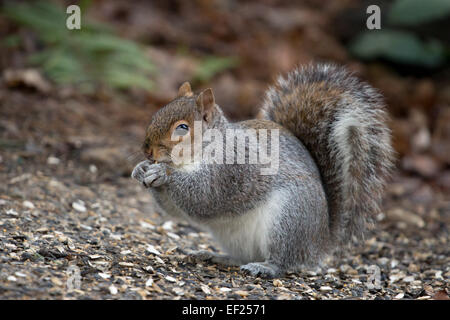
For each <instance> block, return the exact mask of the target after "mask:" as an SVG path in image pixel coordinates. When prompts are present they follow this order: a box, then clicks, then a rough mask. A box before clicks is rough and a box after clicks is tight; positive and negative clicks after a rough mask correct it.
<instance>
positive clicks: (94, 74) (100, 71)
mask: <svg viewBox="0 0 450 320" xmlns="http://www.w3.org/2000/svg"><path fill="white" fill-rule="evenodd" d="M83 9H85V8H84V7H82V14H81V29H80V30H69V29H68V28H67V27H66V19H67V17H68V16H69V15H68V14H66V12H65V10H64V9H63V8H62V7H59V6H58V5H56V4H54V3H51V2H47V1H36V2H17V3H15V2H6V3H5V4H4V6H3V7H2V8H1V11H2V13H3V14H4V15H5V16H6V17H8V18H9V19H11V20H13V21H15V22H16V23H18V24H19V25H21V26H24V27H26V28H28V29H29V30H32V31H34V32H35V34H36V36H37V38H38V40H39V41H40V42H41V44H42V50H40V51H39V52H38V53H35V54H32V55H31V56H29V62H30V63H31V64H32V65H35V66H38V67H40V68H41V69H42V70H43V72H44V73H45V74H46V75H47V76H48V77H49V78H50V79H51V80H53V81H54V82H56V83H57V84H72V85H77V86H78V87H80V88H82V89H85V90H86V91H92V90H94V89H95V88H96V87H98V86H99V85H103V86H107V87H109V88H112V89H127V88H130V87H136V88H143V89H146V90H149V89H151V88H152V82H151V80H150V75H151V74H152V73H153V72H154V71H155V67H154V65H153V64H152V63H151V62H150V60H149V59H148V57H147V56H146V54H145V52H144V51H143V50H142V48H141V47H140V46H139V45H138V44H137V43H135V42H132V41H128V40H125V39H122V38H120V37H118V36H116V35H114V34H113V32H112V30H111V29H110V28H109V27H108V26H106V25H103V24H99V23H92V22H89V21H87V20H86V19H85V15H83V12H84V11H83ZM3 43H4V44H6V45H9V46H14V45H18V44H20V38H19V36H18V35H12V36H10V37H8V38H7V39H5V40H4V41H3Z"/></svg>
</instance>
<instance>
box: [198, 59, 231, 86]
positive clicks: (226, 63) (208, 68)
mask: <svg viewBox="0 0 450 320" xmlns="http://www.w3.org/2000/svg"><path fill="white" fill-rule="evenodd" d="M238 63H239V61H238V59H237V58H235V57H216V56H209V57H206V58H204V59H202V61H201V62H200V64H199V66H198V67H197V69H196V70H195V74H194V77H193V78H194V79H193V81H194V82H195V81H197V82H208V81H209V80H211V78H212V77H213V76H214V75H215V74H217V73H220V72H222V71H224V70H227V69H230V68H233V67H235V66H236V65H237V64H238Z"/></svg>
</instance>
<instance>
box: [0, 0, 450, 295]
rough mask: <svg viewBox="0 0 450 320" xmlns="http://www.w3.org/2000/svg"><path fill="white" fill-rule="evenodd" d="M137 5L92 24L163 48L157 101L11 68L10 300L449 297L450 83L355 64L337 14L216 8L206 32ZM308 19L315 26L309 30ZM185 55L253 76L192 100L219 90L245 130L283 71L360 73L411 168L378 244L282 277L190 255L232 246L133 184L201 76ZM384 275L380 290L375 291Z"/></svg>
mask: <svg viewBox="0 0 450 320" xmlns="http://www.w3.org/2000/svg"><path fill="white" fill-rule="evenodd" d="M111 3H112V4H111ZM126 3H127V2H126V1H117V2H106V1H99V2H98V4H97V7H95V10H94V12H93V15H94V16H95V17H97V18H98V19H101V20H103V21H109V22H111V23H113V24H115V25H117V26H119V29H120V30H121V32H122V33H123V34H125V35H126V36H127V37H129V38H131V39H139V40H141V41H144V42H147V43H150V44H151V45H150V46H149V48H148V54H149V56H150V57H151V58H152V60H153V61H154V62H155V63H156V64H157V65H159V66H160V70H161V71H160V74H159V77H158V78H157V79H156V81H157V85H158V88H159V90H157V91H155V92H152V93H149V94H144V95H143V94H139V93H135V92H131V93H127V95H126V96H125V97H124V96H108V95H106V96H105V95H102V94H98V95H94V96H92V95H90V96H85V95H81V94H79V93H78V92H77V91H76V90H73V89H71V88H59V87H56V86H54V85H53V84H51V85H50V86H51V89H50V90H43V89H42V87H40V86H39V85H38V84H36V83H35V82H32V83H21V84H20V85H17V84H16V83H14V84H12V83H10V82H8V80H7V77H5V74H4V73H3V71H2V76H3V78H2V82H1V83H0V299H449V292H450V237H449V226H450V166H449V164H450V161H449V157H450V152H448V151H449V141H450V140H448V138H450V129H449V124H450V121H449V120H450V112H449V110H450V95H449V92H450V80H449V77H448V74H449V72H448V70H440V71H437V72H434V73H430V74H425V75H406V76H405V75H403V74H399V73H397V72H396V71H394V69H393V68H392V67H390V66H386V65H385V64H382V63H368V64H366V63H362V62H360V61H357V60H354V59H353V58H352V57H350V56H349V54H348V53H347V51H346V49H345V46H344V44H343V43H342V39H341V38H339V35H338V34H333V33H332V32H331V31H330V30H332V29H333V27H332V24H331V21H333V19H335V18H336V17H337V15H338V12H340V10H342V8H337V7H336V5H334V6H328V7H327V8H325V7H326V6H324V5H322V6H320V5H316V4H311V3H309V2H305V3H306V4H305V5H303V6H299V7H298V8H296V9H295V10H289V6H288V5H286V4H285V3H284V2H283V1H281V2H280V3H281V4H279V5H273V6H272V4H271V3H270V1H263V2H261V3H258V4H256V3H254V2H248V3H246V5H244V6H243V7H241V8H240V9H241V10H239V11H238V12H234V11H232V10H231V9H230V11H227V10H225V9H223V8H220V10H224V11H220V10H219V9H218V8H211V7H209V6H208V5H206V4H203V6H202V7H201V13H202V14H203V19H202V20H199V21H196V20H195V19H194V18H193V17H195V16H197V15H198V14H199V12H198V11H195V10H194V9H193V8H191V7H189V6H184V5H181V4H180V3H181V2H178V1H173V2H170V3H172V4H171V5H158V6H156V7H152V5H148V6H150V8H149V7H147V4H145V3H146V2H141V1H139V2H137V3H138V4H137V5H136V6H135V7H130V6H129V5H127V4H126ZM168 3H169V2H168ZM175 4H176V5H175ZM170 6H174V7H176V8H175V9H174V8H172V7H170ZM270 6H272V7H270ZM269 7H270V8H271V10H269V11H268V10H267V9H268V8H269ZM335 7H336V8H335ZM338 9H339V10H338ZM267 12H271V14H268V13H267ZM143 13H147V14H149V15H150V16H151V19H150V18H149V19H145V18H146V16H145V14H143ZM219 13H220V14H219ZM302 14H303V17H309V19H300V20H298V19H296V17H298V16H297V15H302ZM178 16H182V17H183V19H176V17H178ZM217 19H220V21H221V23H220V24H219V23H215V24H214V23H213V22H214V21H215V20H217ZM168 21H173V23H168ZM298 21H302V22H301V23H297V22H298ZM0 25H1V23H0ZM155 25H157V26H158V28H156V27H155ZM211 25H212V27H211V28H209V26H211ZM242 30H245V32H243V31H242ZM180 43H181V44H184V45H185V46H187V47H188V48H190V49H191V50H193V51H195V50H197V51H196V52H202V50H203V51H206V52H208V53H221V54H223V55H227V54H228V55H230V54H233V55H237V56H239V57H240V59H241V64H240V66H238V67H236V68H234V69H232V70H229V71H226V72H223V73H221V74H219V75H217V76H215V77H214V78H213V79H212V80H211V81H210V82H209V83H198V84H197V85H196V86H195V87H194V89H195V90H199V89H200V88H201V87H205V86H210V87H212V88H214V90H215V92H217V97H216V99H217V102H218V104H219V105H222V106H224V109H225V111H226V113H227V115H229V116H230V117H231V118H232V119H243V118H248V117H251V116H253V115H254V114H255V113H256V111H257V106H258V105H259V104H260V102H261V97H262V96H261V95H262V92H264V90H265V88H266V87H267V85H269V84H270V83H271V82H272V81H273V79H274V77H275V76H276V75H277V74H278V73H280V72H285V71H287V70H289V69H291V68H292V67H294V66H295V65H296V64H300V63H303V62H307V61H310V60H316V59H319V60H327V61H333V62H337V63H342V64H346V65H348V66H349V68H351V69H353V70H355V71H358V72H359V74H360V75H361V76H362V77H363V78H365V79H366V80H368V81H369V82H370V83H372V84H373V85H374V86H375V87H377V88H378V89H380V91H381V92H382V93H383V94H384V95H385V97H386V100H387V102H388V106H389V111H390V113H391V115H392V124H391V127H392V128H393V132H394V145H395V148H396V150H397V152H398V161H397V169H396V170H395V173H394V176H393V177H392V180H391V182H390V183H389V185H388V188H387V191H386V196H385V198H384V202H383V213H382V214H380V215H379V216H378V217H377V225H376V228H375V230H373V231H372V233H371V234H370V235H369V236H368V237H367V239H366V241H365V242H363V243H361V244H360V246H359V247H357V248H354V249H352V250H351V252H349V253H348V254H347V255H345V256H344V257H342V258H341V259H331V260H330V261H329V262H328V264H327V266H326V267H324V268H322V269H317V270H303V271H302V272H299V273H295V274H288V275H286V276H285V277H283V278H279V279H273V280H265V279H260V278H252V277H249V276H245V275H242V274H241V273H240V272H239V269H238V268H232V267H222V266H219V265H214V264H198V263H197V262H194V261H191V260H189V259H188V258H187V256H186V254H187V252H189V251H190V250H199V249H204V250H214V251H216V250H218V247H217V246H216V244H215V243H214V241H213V240H212V239H211V237H210V236H209V235H208V234H205V233H203V232H201V231H199V230H197V229H195V228H193V227H192V226H190V225H189V224H187V223H186V222H183V221H174V220H171V218H168V217H164V216H162V215H161V214H160V213H158V212H156V211H155V209H154V208H153V205H152V200H151V198H150V196H149V195H148V194H147V192H146V191H145V190H144V188H143V187H142V186H140V185H138V184H137V183H136V182H135V181H133V180H132V179H131V178H130V173H131V170H132V168H133V166H134V165H135V164H137V163H138V161H139V160H140V159H142V155H141V154H140V152H139V150H140V145H141V143H142V139H143V137H144V134H145V126H146V124H148V122H149V120H150V119H151V115H152V114H153V113H154V112H155V111H156V110H157V109H158V108H159V107H161V106H162V105H163V104H164V103H166V102H167V101H168V100H170V99H171V98H173V96H174V93H175V92H176V91H175V90H176V89H177V87H178V85H179V84H180V83H181V82H182V81H185V80H189V79H190V77H191V76H192V68H193V67H192V66H193V65H195V61H194V60H193V59H191V58H189V57H187V56H179V55H177V54H176V50H177V49H176V47H177V45H179V44H180ZM205 48H208V49H205ZM23 54H24V53H23V52H14V53H11V52H9V53H8V54H7V55H6V54H5V52H4V51H3V52H2V55H0V58H1V59H0V60H1V61H2V67H3V69H4V70H5V69H6V67H7V66H8V69H13V70H23V65H22V59H20V56H21V55H23ZM6 61H9V62H10V63H9V64H8V65H6V64H5V63H6ZM374 270H375V272H376V273H377V274H379V275H380V278H379V279H380V283H375V286H374V285H372V286H371V284H374V282H373V277H372V273H373V272H374ZM78 280H79V282H78Z"/></svg>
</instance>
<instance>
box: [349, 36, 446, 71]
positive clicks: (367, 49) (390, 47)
mask: <svg viewBox="0 0 450 320" xmlns="http://www.w3.org/2000/svg"><path fill="white" fill-rule="evenodd" d="M350 51H351V52H352V53H353V54H354V55H356V56H358V57H359V58H362V59H365V60H371V59H376V58H385V59H388V60H391V61H394V62H399V63H405V64H412V65H419V66H423V67H437V66H439V65H441V64H443V63H444V62H445V54H446V52H445V47H444V46H443V45H442V44H441V43H440V42H438V41H433V40H430V41H427V42H423V41H421V40H420V39H419V38H418V37H416V36H415V35H414V34H413V33H410V32H404V31H395V30H379V31H370V32H365V33H362V34H361V35H360V36H358V37H357V38H356V39H355V40H354V41H353V42H352V43H351V45H350Z"/></svg>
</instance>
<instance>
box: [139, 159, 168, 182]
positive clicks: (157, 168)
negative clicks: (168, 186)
mask: <svg viewBox="0 0 450 320" xmlns="http://www.w3.org/2000/svg"><path fill="white" fill-rule="evenodd" d="M131 177H132V178H133V179H136V180H137V181H139V182H140V183H142V184H143V185H144V186H145V187H146V188H149V187H159V186H161V185H163V184H164V183H166V182H167V178H168V176H167V166H166V165H165V164H164V163H151V162H150V161H148V160H145V161H142V162H140V163H139V164H138V165H137V166H136V167H135V168H134V170H133V172H132V173H131Z"/></svg>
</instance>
